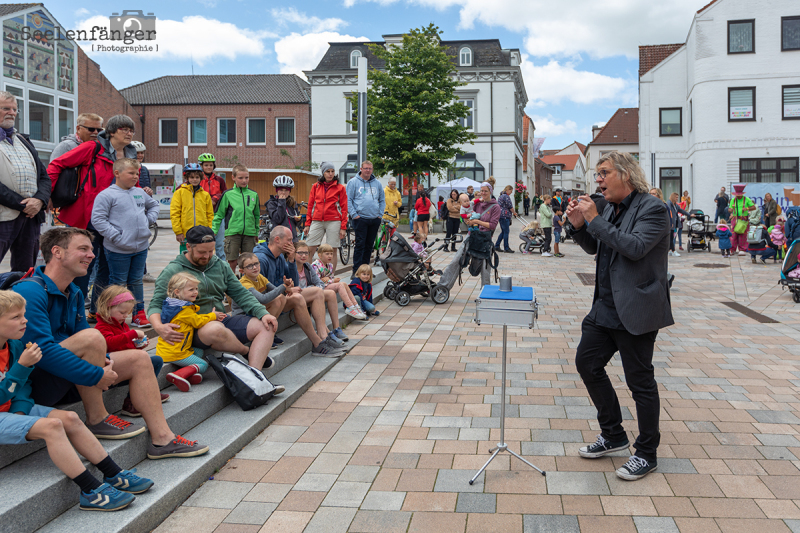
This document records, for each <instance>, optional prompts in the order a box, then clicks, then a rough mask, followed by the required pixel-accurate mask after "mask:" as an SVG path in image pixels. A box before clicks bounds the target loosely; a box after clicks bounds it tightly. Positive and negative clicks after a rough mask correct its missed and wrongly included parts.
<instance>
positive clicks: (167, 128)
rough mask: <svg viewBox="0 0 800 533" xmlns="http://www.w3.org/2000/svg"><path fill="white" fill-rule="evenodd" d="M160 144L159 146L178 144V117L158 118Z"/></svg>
mask: <svg viewBox="0 0 800 533" xmlns="http://www.w3.org/2000/svg"><path fill="white" fill-rule="evenodd" d="M158 144H159V146H178V119H177V118H160V119H158Z"/></svg>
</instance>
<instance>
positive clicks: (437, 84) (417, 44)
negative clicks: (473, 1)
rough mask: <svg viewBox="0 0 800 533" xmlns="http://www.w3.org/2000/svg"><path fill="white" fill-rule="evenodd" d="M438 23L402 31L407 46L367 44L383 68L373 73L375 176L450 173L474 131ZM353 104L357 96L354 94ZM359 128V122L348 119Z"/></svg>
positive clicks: (370, 104)
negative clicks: (468, 124)
mask: <svg viewBox="0 0 800 533" xmlns="http://www.w3.org/2000/svg"><path fill="white" fill-rule="evenodd" d="M440 34H441V31H440V30H439V28H438V27H437V26H435V25H434V24H430V25H428V26H427V27H425V28H421V29H412V30H411V31H409V32H408V33H407V34H406V35H403V45H402V46H393V45H387V46H386V47H383V46H381V45H377V44H371V45H369V47H370V50H371V51H372V53H373V54H375V56H376V57H377V58H378V59H380V60H382V61H384V63H385V66H384V69H382V70H378V69H375V68H374V66H373V68H371V69H370V71H369V79H370V80H371V81H372V86H371V87H370V88H369V89H368V92H367V109H368V117H369V118H368V122H367V127H368V134H367V153H368V154H369V158H370V160H371V161H372V163H373V165H374V167H375V174H377V175H379V176H383V175H385V174H387V173H388V172H391V173H392V174H394V175H399V174H403V175H405V176H411V175H414V174H421V173H423V172H428V171H430V172H431V173H432V174H439V176H440V179H441V177H442V176H446V174H447V169H448V168H449V167H450V166H451V164H452V161H453V159H454V158H455V156H456V155H459V154H463V153H464V151H463V150H461V149H460V148H458V145H459V144H462V143H471V142H472V141H473V139H475V138H476V135H475V134H473V133H472V132H470V131H468V130H467V128H466V127H464V126H462V125H461V119H463V118H466V117H467V116H469V114H470V109H469V108H468V107H467V106H466V105H464V104H462V103H460V102H459V101H458V96H457V95H456V88H457V87H459V86H461V85H464V83H461V82H459V81H457V80H456V79H455V76H454V74H455V70H456V69H455V66H454V63H453V61H452V59H453V56H450V55H448V54H447V53H446V52H445V50H444V49H443V48H442V46H441V44H440V40H439V35H440ZM351 101H352V102H353V107H354V108H356V107H357V104H358V94H357V93H356V94H354V95H353V96H352V97H351ZM350 123H351V124H353V126H356V121H355V120H353V121H350Z"/></svg>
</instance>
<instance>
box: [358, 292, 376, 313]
mask: <svg viewBox="0 0 800 533" xmlns="http://www.w3.org/2000/svg"><path fill="white" fill-rule="evenodd" d="M355 298H356V303H357V304H358V305H359V306H361V309H363V310H364V312H365V313H367V314H368V315H371V314H372V313H374V312H375V306H374V305H372V302H368V301H367V300H364V299H363V298H361V296H356V297H355Z"/></svg>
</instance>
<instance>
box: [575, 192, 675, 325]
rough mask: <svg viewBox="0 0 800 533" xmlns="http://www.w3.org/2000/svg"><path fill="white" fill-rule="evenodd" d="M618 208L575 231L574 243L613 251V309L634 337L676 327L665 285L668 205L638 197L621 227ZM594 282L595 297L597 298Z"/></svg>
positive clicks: (646, 196) (590, 249)
mask: <svg viewBox="0 0 800 533" xmlns="http://www.w3.org/2000/svg"><path fill="white" fill-rule="evenodd" d="M613 216H614V206H613V205H611V204H608V205H607V206H606V208H605V209H604V210H603V214H602V215H601V216H598V217H596V218H595V219H594V220H592V222H591V223H590V224H584V225H583V226H582V227H581V229H580V230H579V231H578V232H577V233H575V235H574V239H575V242H576V243H578V244H579V245H580V247H581V248H583V249H584V250H585V251H586V252H587V253H590V254H596V253H597V249H598V245H599V243H600V242H602V243H603V244H605V245H606V246H608V247H610V248H611V249H612V250H613V252H612V254H611V273H610V274H611V285H612V287H613V289H614V307H615V308H616V310H617V314H618V315H619V319H620V321H621V322H622V325H623V326H624V327H625V329H626V330H627V331H628V332H629V333H632V334H633V335H642V334H644V333H649V332H651V331H656V330H658V329H661V328H665V327H667V326H671V325H672V324H674V323H675V321H674V320H673V318H672V308H671V305H670V298H669V288H668V284H667V251H668V250H669V233H670V223H669V217H668V214H667V208H666V207H665V206H664V203H663V202H662V201H661V200H659V199H658V198H655V197H653V196H650V195H649V194H647V193H641V192H640V193H638V194H637V195H636V197H635V198H634V199H633V201H632V202H631V205H630V207H629V208H628V210H627V211H626V213H625V214H624V215H623V217H622V223H621V224H620V227H619V229H617V227H616V226H614V224H612V223H611V220H612V219H613ZM597 292H598V290H597V285H596V284H595V289H594V299H595V300H596V299H597Z"/></svg>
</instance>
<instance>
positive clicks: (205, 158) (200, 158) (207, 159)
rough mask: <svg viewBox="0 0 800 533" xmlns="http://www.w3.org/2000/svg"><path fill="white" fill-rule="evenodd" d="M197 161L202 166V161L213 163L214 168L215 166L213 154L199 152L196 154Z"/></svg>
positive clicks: (215, 161)
mask: <svg viewBox="0 0 800 533" xmlns="http://www.w3.org/2000/svg"><path fill="white" fill-rule="evenodd" d="M197 162H198V163H200V166H203V163H214V168H217V160H216V159H215V158H214V154H209V153H205V154H200V155H199V156H197Z"/></svg>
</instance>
